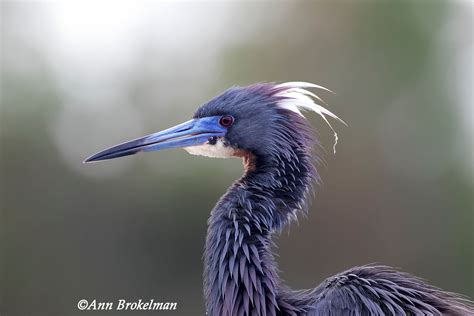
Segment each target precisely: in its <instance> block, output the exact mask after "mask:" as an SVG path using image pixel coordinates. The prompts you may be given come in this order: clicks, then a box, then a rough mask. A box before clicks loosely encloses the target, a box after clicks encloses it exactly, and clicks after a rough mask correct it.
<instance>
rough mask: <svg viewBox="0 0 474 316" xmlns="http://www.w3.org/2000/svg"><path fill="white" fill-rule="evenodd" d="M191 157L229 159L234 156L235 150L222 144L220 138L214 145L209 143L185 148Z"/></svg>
mask: <svg viewBox="0 0 474 316" xmlns="http://www.w3.org/2000/svg"><path fill="white" fill-rule="evenodd" d="M184 150H186V151H187V152H188V153H190V154H191V155H197V156H206V157H211V158H230V157H234V156H235V150H234V149H233V148H232V147H231V146H228V145H225V144H224V141H223V139H222V138H218V139H217V141H216V143H215V144H214V145H212V144H210V143H209V142H207V143H205V144H203V145H197V146H189V147H185V148H184Z"/></svg>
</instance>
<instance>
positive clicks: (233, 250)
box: [85, 82, 474, 316]
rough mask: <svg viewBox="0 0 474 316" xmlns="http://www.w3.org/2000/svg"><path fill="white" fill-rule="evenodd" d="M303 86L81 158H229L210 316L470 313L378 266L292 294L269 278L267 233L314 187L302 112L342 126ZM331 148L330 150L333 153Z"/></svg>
mask: <svg viewBox="0 0 474 316" xmlns="http://www.w3.org/2000/svg"><path fill="white" fill-rule="evenodd" d="M311 89H323V90H327V89H326V88H324V87H322V86H319V85H316V84H312V83H307V82H287V83H258V84H253V85H250V86H246V87H238V86H234V87H231V88H229V89H228V90H226V91H224V92H223V93H222V94H220V95H218V96H216V97H214V98H213V99H211V100H210V101H208V102H206V103H205V104H203V105H202V106H200V107H199V108H198V109H197V110H196V112H195V113H194V116H193V118H192V119H191V120H189V121H187V122H185V123H182V124H179V125H176V126H174V127H171V128H168V129H166V130H163V131H160V132H157V133H153V134H150V135H148V136H144V137H141V138H138V139H135V140H131V141H128V142H125V143H122V144H119V145H117V146H114V147H111V148H108V149H105V150H103V151H101V152H99V153H97V154H95V155H92V156H91V157H89V158H87V159H86V160H85V162H96V161H101V160H108V159H113V158H117V157H122V156H128V155H133V154H136V153H139V152H151V151H157V150H163V149H170V148H178V147H180V148H184V149H185V150H186V151H187V152H189V153H190V154H193V155H203V156H207V157H215V158H228V157H238V158H240V159H242V160H243V165H244V173H243V176H242V177H241V178H240V179H239V180H237V181H236V182H235V183H233V184H232V186H231V187H230V188H229V189H228V190H227V192H226V193H225V194H224V195H223V196H222V197H221V199H220V200H219V201H218V202H217V204H216V206H215V207H214V208H213V209H212V211H211V213H210V217H209V220H208V229H207V236H206V241H205V247H204V256H203V258H204V259H203V261H204V272H203V288H204V290H203V292H204V300H205V308H206V313H207V314H208V315H212V316H245V315H248V316H250V315H257V316H267V315H268V316H276V315H294V316H296V315H308V316H310V315H474V307H473V303H472V302H471V301H470V300H469V299H467V298H466V297H464V296H461V295H459V294H455V293H451V292H447V291H443V290H441V289H439V288H437V287H435V286H432V285H429V284H428V283H427V282H425V281H424V280H422V279H420V278H418V277H415V276H412V275H410V274H407V273H404V272H401V271H400V270H398V269H395V268H391V267H388V266H382V265H376V264H372V265H365V266H359V267H354V268H351V269H349V270H347V271H344V272H341V273H339V274H337V275H335V276H332V277H329V278H328V279H326V280H325V281H323V282H322V283H321V284H320V285H319V286H317V287H315V288H313V289H306V290H292V289H290V288H289V287H287V286H286V285H285V284H284V283H283V282H282V280H281V279H280V278H279V276H278V268H277V264H276V261H275V258H274V253H273V249H274V248H273V246H274V243H273V241H272V237H273V236H274V235H276V234H279V233H281V232H282V230H283V229H284V227H286V226H287V225H289V224H290V223H291V222H292V221H294V220H295V219H297V217H298V215H299V214H301V213H303V212H307V209H308V203H307V201H308V199H309V196H311V194H310V192H312V187H313V184H314V183H317V182H318V181H319V175H318V172H317V169H316V166H317V161H318V157H315V154H314V150H313V149H314V148H315V146H318V144H319V142H318V140H317V139H316V137H315V136H314V135H313V132H312V128H311V125H310V123H309V122H308V120H307V119H306V117H305V116H304V112H311V111H312V112H315V113H317V114H318V115H319V116H320V117H321V118H322V119H323V120H324V121H325V123H326V124H328V125H329V127H330V128H331V130H332V131H333V132H334V137H335V143H334V146H335V145H336V143H337V133H336V132H335V130H334V129H333V127H332V125H331V124H330V120H331V119H333V120H335V121H339V122H342V123H344V121H343V120H341V119H340V118H339V117H338V116H336V115H335V114H333V112H331V111H329V110H328V109H327V106H326V103H325V102H324V101H323V100H322V99H321V97H320V96H318V95H317V94H316V93H314V92H312V91H314V90H311ZM334 150H335V147H334Z"/></svg>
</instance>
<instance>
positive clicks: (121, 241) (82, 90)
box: [0, 0, 474, 316]
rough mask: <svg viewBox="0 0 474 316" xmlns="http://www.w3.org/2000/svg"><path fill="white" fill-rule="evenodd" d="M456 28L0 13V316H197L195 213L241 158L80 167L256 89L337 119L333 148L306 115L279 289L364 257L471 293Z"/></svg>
mask: <svg viewBox="0 0 474 316" xmlns="http://www.w3.org/2000/svg"><path fill="white" fill-rule="evenodd" d="M472 32H473V12H472V3H469V2H462V1H443V2H437V1H422V0H418V1H410V2H404V1H397V2H394V1H390V2H389V1H360V2H356V1H306V2H293V1H286V2H285V1H281V2H264V1H262V2H250V1H234V2H218V1H209V2H205V1H193V2H141V1H137V2H120V1H117V2H103V1H77V2H40V1H35V2H33V1H31V2H28V1H17V2H14V1H2V2H1V117H0V129H1V134H0V150H1V158H0V185H1V187H0V194H1V196H0V202H1V219H0V234H1V239H0V246H1V248H0V249H1V252H0V259H1V261H0V265H1V266H0V269H1V270H0V288H1V296H0V314H1V315H2V316H16V315H48V316H54V315H84V314H87V312H80V311H78V310H77V308H76V304H77V301H78V300H79V299H82V298H85V299H89V300H92V299H94V298H95V299H97V300H100V301H116V300H117V299H119V298H125V299H127V300H135V299H138V298H141V299H151V298H154V299H155V300H157V301H159V300H162V301H177V302H178V311H177V312H173V313H166V312H161V313H156V312H155V313H153V314H160V315H167V314H169V315H202V314H204V308H203V300H202V294H201V273H202V260H201V254H202V250H203V245H204V238H205V232H206V219H207V217H208V215H209V210H210V209H211V208H212V207H213V205H214V203H215V201H216V200H217V199H218V198H219V196H220V195H221V194H222V193H223V192H224V191H225V189H226V187H227V186H228V185H229V184H231V183H232V182H233V181H234V179H236V178H237V177H239V176H240V175H241V172H242V165H241V162H240V161H238V160H236V159H231V160H214V159H207V158H204V157H194V156H189V155H187V154H186V153H185V152H184V151H181V150H172V151H169V152H161V153H155V154H147V155H138V156H134V157H127V158H123V159H118V160H114V161H109V162H106V163H97V164H92V165H83V164H82V160H83V159H84V158H85V157H86V156H88V155H90V154H92V153H95V152H96V151H98V150H100V149H103V148H105V147H108V146H110V145H114V144H116V143H119V142H122V141H124V140H128V139H132V138H135V137H138V136H141V135H144V134H147V133H151V132H154V131H157V130H160V129H163V128H166V127H169V126H171V125H174V124H176V123H180V122H182V121H184V120H187V119H189V118H190V117H191V115H192V114H193V111H194V110H195V109H196V108H197V106H199V105H200V104H202V103H204V102H205V101H206V100H208V99H209V98H211V97H213V96H214V95H216V94H217V93H219V92H221V91H222V90H224V89H225V88H227V87H229V86H232V85H247V84H251V83H254V82H259V81H278V82H284V81H309V82H315V83H318V84H321V85H323V86H326V87H328V88H330V89H332V90H333V91H335V92H336V95H332V94H328V93H323V97H324V98H325V99H326V101H327V102H328V103H329V104H330V105H329V108H330V110H332V111H334V112H335V113H337V114H338V115H339V116H340V117H342V118H343V119H344V120H345V121H346V122H348V124H349V127H347V128H346V127H344V126H342V125H335V127H336V129H337V130H338V131H339V136H340V141H339V144H338V148H337V149H338V151H337V154H336V155H333V154H332V150H331V147H332V144H333V139H332V133H331V132H330V130H328V128H327V127H326V126H325V125H324V123H323V122H322V121H321V119H319V118H317V117H316V115H309V119H310V120H311V121H312V123H313V124H314V126H316V127H317V129H318V133H319V137H320V138H321V140H322V142H323V144H324V145H325V147H326V149H327V150H326V153H325V154H324V160H325V164H323V165H321V166H320V167H319V170H320V173H321V175H322V178H323V184H322V185H321V186H319V187H317V190H316V191H317V193H316V196H315V198H314V201H313V203H312V207H311V210H310V213H309V216H308V217H307V218H301V220H300V222H299V224H294V225H292V226H291V228H290V229H289V231H285V232H284V233H283V234H282V235H281V236H280V237H278V241H277V243H278V246H279V249H278V253H279V258H278V262H279V265H280V268H281V270H282V271H283V272H282V277H283V278H284V279H285V280H286V281H287V283H288V284H289V285H290V286H291V287H293V288H308V287H314V286H316V285H317V284H319V282H321V281H323V280H324V279H325V278H326V277H329V276H330V275H333V274H335V273H337V272H339V271H341V270H343V269H346V268H349V267H351V266H354V265H360V264H365V263H371V262H380V263H383V264H388V265H392V266H396V267H400V268H403V270H405V271H408V272H411V273H414V274H416V275H418V276H421V277H423V278H426V279H427V280H429V281H430V282H431V283H432V284H434V285H437V286H440V287H442V288H444V289H447V290H450V291H456V292H461V293H464V294H466V295H468V296H470V297H471V298H472V297H473V296H474V274H473V267H474V262H473V249H474V245H473V240H474V236H473V231H474V225H473V224H474V223H473V212H474V194H473V192H474V165H473V161H474V154H473V151H474V127H473V125H474V124H473V123H474V119H473V118H474V98H473V92H472V87H473V56H474V49H473V34H472ZM111 314H115V312H96V313H95V315H111ZM122 314H133V313H122ZM135 314H136V315H145V314H147V313H145V312H137V313H135Z"/></svg>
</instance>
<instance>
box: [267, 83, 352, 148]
mask: <svg viewBox="0 0 474 316" xmlns="http://www.w3.org/2000/svg"><path fill="white" fill-rule="evenodd" d="M305 88H316V89H321V90H325V91H329V92H332V91H331V90H329V89H327V88H325V87H323V86H320V85H317V84H314V83H309V82H285V83H282V84H278V85H276V86H275V89H276V90H277V91H278V92H277V93H276V94H275V96H278V97H280V98H281V100H280V101H279V102H278V106H279V107H281V108H284V109H287V110H290V111H293V112H296V113H298V114H299V115H301V116H303V117H304V115H303V114H302V113H301V110H304V111H313V112H316V113H317V114H318V115H319V116H321V117H322V118H323V120H324V121H325V122H326V124H327V125H328V126H329V127H330V128H331V130H332V131H333V133H334V145H333V151H334V154H335V153H336V145H337V141H338V139H339V138H338V135H337V132H336V130H335V129H334V128H333V127H332V125H331V123H329V120H328V119H327V116H329V117H332V118H333V119H335V120H337V121H339V122H341V123H343V124H344V125H346V126H347V124H346V122H344V121H343V120H342V119H340V118H339V117H338V116H337V115H335V114H334V113H332V112H331V111H329V110H328V109H326V108H325V107H324V106H322V105H321V104H318V103H316V101H319V102H322V103H324V104H326V102H324V100H323V99H322V98H321V97H319V96H318V95H316V94H314V93H312V92H311V91H309V90H306V89H305Z"/></svg>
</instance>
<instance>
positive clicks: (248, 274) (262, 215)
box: [204, 155, 312, 315]
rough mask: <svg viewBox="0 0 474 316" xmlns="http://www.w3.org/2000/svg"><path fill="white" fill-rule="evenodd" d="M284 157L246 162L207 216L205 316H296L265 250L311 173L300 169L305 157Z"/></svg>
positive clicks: (297, 201)
mask: <svg viewBox="0 0 474 316" xmlns="http://www.w3.org/2000/svg"><path fill="white" fill-rule="evenodd" d="M287 158H288V157H287ZM287 158H283V157H280V158H279V159H259V158H258V157H254V156H252V157H246V159H247V160H246V161H245V160H244V164H247V168H246V173H245V175H244V176H243V177H242V178H241V179H240V180H238V181H237V182H236V183H234V185H233V186H232V187H231V188H230V189H229V190H228V192H227V193H226V194H225V195H224V196H223V197H222V198H221V199H220V201H219V202H218V203H217V205H216V206H215V208H214V209H213V210H212V212H211V216H210V219H209V221H208V225H209V226H208V232H207V238H206V247H205V253H204V295H205V298H206V308H207V312H208V314H209V315H282V314H283V315H296V314H298V313H299V312H301V311H302V310H301V309H300V308H299V307H298V306H295V305H296V304H294V303H291V302H290V301H289V299H288V298H286V297H287V296H286V295H282V291H284V290H282V285H281V282H280V279H279V277H278V274H277V264H276V262H275V260H274V257H273V254H272V251H271V247H272V245H273V243H272V240H271V235H272V234H273V233H274V232H275V231H277V232H278V231H281V229H282V228H283V227H284V226H285V225H286V224H287V223H288V222H289V220H290V219H291V218H292V217H294V216H295V212H296V210H297V209H299V208H300V207H301V206H302V205H301V204H302V202H303V200H304V195H305V193H306V192H307V191H308V187H309V185H310V184H309V183H310V179H311V178H312V175H311V170H312V169H311V168H310V167H309V166H308V165H304V164H305V163H308V164H309V163H310V162H309V161H308V159H309V158H308V156H307V155H302V156H300V157H299V158H300V160H299V161H297V160H295V159H297V158H298V157H292V159H291V161H290V160H289V159H287ZM285 163H286V165H285ZM288 164H291V165H288Z"/></svg>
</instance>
